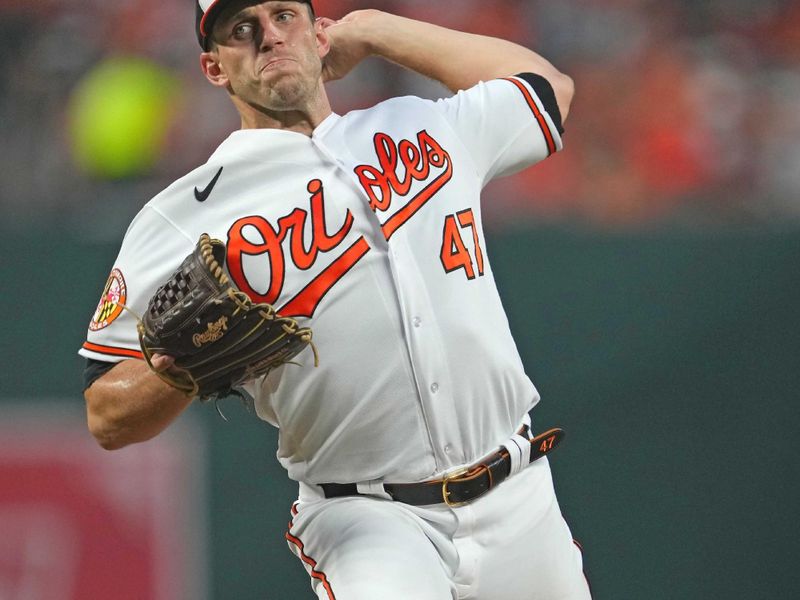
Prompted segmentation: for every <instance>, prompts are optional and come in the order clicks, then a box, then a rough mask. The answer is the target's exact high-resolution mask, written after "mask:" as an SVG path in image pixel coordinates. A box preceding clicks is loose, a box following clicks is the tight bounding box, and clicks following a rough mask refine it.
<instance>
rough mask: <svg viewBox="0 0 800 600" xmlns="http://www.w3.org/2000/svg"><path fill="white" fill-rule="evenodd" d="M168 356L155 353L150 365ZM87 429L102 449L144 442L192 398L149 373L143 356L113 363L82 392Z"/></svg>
mask: <svg viewBox="0 0 800 600" xmlns="http://www.w3.org/2000/svg"><path fill="white" fill-rule="evenodd" d="M170 364H171V360H170V359H169V357H166V356H160V357H159V356H156V357H154V359H153V366H154V368H156V369H166V368H168V367H169V366H170ZM84 398H85V399H86V418H87V422H88V425H89V431H90V432H91V434H92V435H93V436H94V438H95V439H96V440H97V443H98V444H100V446H102V447H103V448H105V449H106V450H117V449H119V448H123V447H125V446H128V445H130V444H134V443H137V442H144V441H146V440H149V439H150V438H153V437H155V436H156V435H158V434H159V433H161V432H162V431H163V430H164V429H166V428H167V426H168V425H169V424H170V423H172V422H173V421H174V420H175V418H176V417H177V416H178V415H179V414H180V413H182V412H183V411H184V409H186V407H187V406H189V404H190V403H191V401H192V397H191V396H187V395H186V394H185V393H183V392H182V391H180V390H178V389H176V388H174V387H172V386H170V385H169V384H167V383H165V382H164V381H162V380H161V379H160V378H159V377H158V376H157V375H156V374H155V373H153V372H152V371H151V370H150V368H149V367H148V366H147V363H145V361H143V360H137V359H128V360H123V361H122V362H119V363H117V364H116V365H114V367H112V368H111V369H110V370H109V371H107V372H106V373H105V374H103V375H102V376H101V377H99V378H98V379H96V380H95V381H94V382H93V383H92V384H91V385H90V386H89V387H88V388H87V389H86V391H85V392H84Z"/></svg>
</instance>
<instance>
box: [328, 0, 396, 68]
mask: <svg viewBox="0 0 800 600" xmlns="http://www.w3.org/2000/svg"><path fill="white" fill-rule="evenodd" d="M384 14H385V13H382V12H381V11H379V10H374V9H368V10H356V11H353V12H351V13H349V14H348V15H346V16H344V17H342V18H341V19H339V20H338V21H334V20H333V19H329V18H327V17H322V18H320V19H318V22H319V25H320V26H321V27H322V28H323V29H324V30H325V32H326V33H327V34H328V37H329V38H330V44H331V49H330V52H329V53H328V55H327V56H326V57H325V60H324V62H323V68H322V79H323V81H335V80H337V79H342V78H343V77H344V76H346V75H347V74H348V73H349V72H350V71H352V70H353V69H354V68H355V66H356V65H358V64H359V63H360V62H361V61H362V60H364V59H365V58H367V57H368V56H369V55H370V54H372V45H371V42H370V40H371V39H372V38H373V36H374V35H376V34H377V27H378V24H379V22H380V21H381V19H382V17H383V15H384Z"/></svg>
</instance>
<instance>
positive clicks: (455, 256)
mask: <svg viewBox="0 0 800 600" xmlns="http://www.w3.org/2000/svg"><path fill="white" fill-rule="evenodd" d="M470 233H471V234H472V235H471V238H472V239H471V242H472V249H473V252H472V253H470V250H469V249H468V248H467V244H468V243H469V242H470V239H469V238H470ZM465 236H466V238H467V243H464V237H465ZM473 255H474V260H473ZM439 257H440V258H441V260H442V266H443V267H444V270H445V271H446V272H447V273H452V272H453V271H457V270H458V269H464V272H465V273H466V275H467V279H475V277H476V269H477V276H478V277H481V276H483V250H481V243H480V240H479V239H478V229H477V227H476V226H475V215H474V214H473V212H472V209H471V208H468V209H466V210H462V211H460V212H457V213H455V214H452V215H447V216H446V217H445V219H444V230H443V236H442V251H441V253H440V254H439Z"/></svg>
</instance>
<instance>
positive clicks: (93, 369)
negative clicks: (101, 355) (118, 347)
mask: <svg viewBox="0 0 800 600" xmlns="http://www.w3.org/2000/svg"><path fill="white" fill-rule="evenodd" d="M116 364H117V363H113V362H106V361H104V360H95V359H93V358H87V359H86V368H85V369H84V370H83V389H84V390H87V389H89V387H90V386H91V385H92V384H93V383H94V382H95V381H97V380H98V379H100V377H102V376H103V375H105V374H106V373H108V372H109V371H110V370H111V369H113V368H114V366H115V365H116Z"/></svg>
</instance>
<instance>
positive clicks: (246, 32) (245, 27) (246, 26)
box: [233, 23, 255, 40]
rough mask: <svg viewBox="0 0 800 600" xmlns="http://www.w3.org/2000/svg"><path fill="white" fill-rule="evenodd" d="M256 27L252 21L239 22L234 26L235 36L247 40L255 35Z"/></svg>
mask: <svg viewBox="0 0 800 600" xmlns="http://www.w3.org/2000/svg"><path fill="white" fill-rule="evenodd" d="M253 31H255V27H254V26H253V24H252V23H239V24H238V25H237V26H236V27H234V28H233V37H234V38H236V39H237V40H246V39H249V38H251V37H252V36H253Z"/></svg>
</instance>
